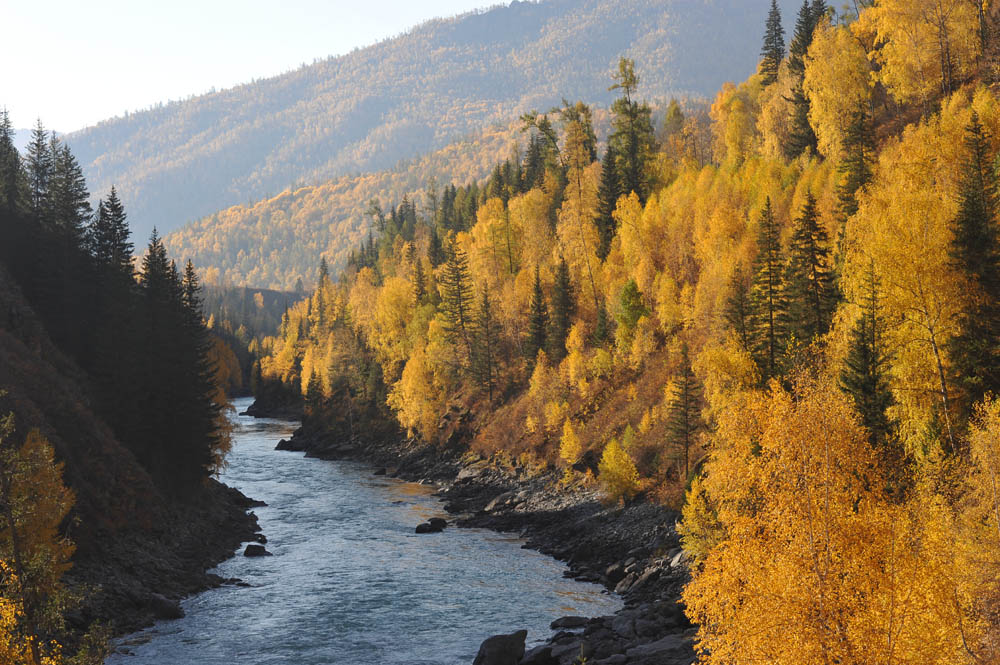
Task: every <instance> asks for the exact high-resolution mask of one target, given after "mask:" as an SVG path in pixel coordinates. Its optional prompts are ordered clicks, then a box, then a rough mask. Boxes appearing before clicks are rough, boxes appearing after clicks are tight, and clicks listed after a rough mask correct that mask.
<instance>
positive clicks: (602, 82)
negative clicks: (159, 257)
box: [69, 0, 797, 240]
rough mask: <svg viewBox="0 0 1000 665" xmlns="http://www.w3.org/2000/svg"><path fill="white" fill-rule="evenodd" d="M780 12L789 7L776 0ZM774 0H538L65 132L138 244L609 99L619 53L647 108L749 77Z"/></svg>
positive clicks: (788, 0)
mask: <svg viewBox="0 0 1000 665" xmlns="http://www.w3.org/2000/svg"><path fill="white" fill-rule="evenodd" d="M781 5H782V6H783V8H785V10H786V16H789V17H790V16H793V15H794V14H793V10H794V8H795V6H797V3H795V2H793V0H783V2H782V3H781ZM766 10H767V2H766V1H765V0H759V1H756V0H755V1H754V2H748V1H747V0H582V1H577V0H547V1H546V2H541V3H529V2H514V3H512V4H511V5H510V6H501V7H497V8H494V9H491V10H489V11H484V12H480V13H472V14H467V15H464V16H460V17H457V18H453V19H446V20H435V21H430V22H428V23H425V24H423V25H421V26H419V27H417V28H415V29H413V30H412V31H410V32H408V33H406V34H404V35H401V36H399V37H396V38H394V39H390V40H386V41H383V42H381V43H379V44H376V45H373V46H370V47H368V48H364V49H360V50H356V51H354V52H352V53H350V54H347V55H344V56H341V57H336V58H331V59H328V60H324V61H322V62H318V63H316V64H313V65H310V66H306V67H303V68H301V69H298V70H296V71H293V72H289V73H287V74H284V75H281V76H277V77H274V78H270V79H266V80H261V81H255V82H252V83H248V84H246V85H242V86H239V87H236V88H233V89H230V90H224V91H221V92H216V93H213V94H207V95H203V96H199V97H195V98H193V99H189V100H186V101H182V102H176V103H171V104H167V105H164V106H160V107H157V108H153V109H149V110H147V111H143V112H140V113H134V114H129V115H127V116H126V117H119V118H115V119H112V120H108V121H106V122H102V123H100V124H99V125H97V126H95V127H91V128H89V129H86V130H83V131H80V132H77V133H75V134H73V135H71V137H70V139H69V142H70V144H71V145H72V147H73V150H74V153H75V154H76V155H77V156H78V158H79V159H80V162H81V163H82V164H83V165H84V167H85V172H86V175H87V179H88V181H89V182H90V183H91V185H92V187H93V190H94V193H95V195H98V196H100V195H104V194H105V193H106V192H107V190H108V189H109V188H110V186H111V185H112V184H116V185H117V187H118V191H119V193H120V195H121V196H122V199H123V200H124V201H126V202H127V204H128V205H129V209H130V211H131V212H132V219H133V220H134V224H135V233H136V237H137V238H139V239H140V240H144V239H145V238H146V237H147V236H148V234H149V231H150V229H151V228H152V226H153V225H156V226H157V227H158V228H159V229H160V230H161V231H171V230H173V229H175V228H177V227H178V226H180V225H181V224H183V223H185V222H188V221H191V220H194V219H197V218H200V217H202V216H204V215H208V214H211V213H212V212H215V211H217V210H220V209H222V208H225V207H227V206H231V205H234V204H238V203H246V202H248V201H254V200H257V199H261V198H264V197H266V196H270V195H274V194H275V193H277V192H280V191H282V190H283V189H284V188H286V187H288V186H289V185H292V184H293V183H299V184H309V183H317V182H322V181H324V180H327V179H330V178H334V177H337V176H341V175H345V174H350V173H359V172H367V171H375V170H379V169H385V168H390V167H392V166H394V165H395V164H397V163H398V162H399V161H400V160H401V159H405V158H412V157H415V156H417V155H421V154H425V153H427V152H430V151H433V150H435V149H438V148H441V147H443V146H445V145H447V144H448V143H450V142H451V141H453V140H455V139H456V138H461V137H464V136H467V135H468V134H469V133H470V132H473V131H476V130H479V129H481V128H483V127H486V126H489V125H490V124H492V123H497V122H502V123H506V122H508V121H509V120H510V118H514V117H517V115H518V114H519V113H521V112H524V111H528V110H531V109H533V108H539V109H545V108H548V107H549V106H551V105H553V104H556V103H558V102H559V101H560V100H561V98H562V97H564V96H565V97H567V98H569V99H583V100H585V101H587V102H589V103H592V104H596V105H606V104H607V103H609V102H610V100H611V96H610V93H608V92H607V87H608V78H609V75H610V72H611V70H612V68H613V66H614V63H615V62H616V61H617V59H618V57H619V55H621V54H628V55H629V56H630V57H632V58H633V59H634V60H635V61H636V64H637V66H638V67H639V68H640V70H641V71H642V72H643V94H644V95H645V96H646V97H647V98H649V99H650V100H658V99H665V98H668V97H670V96H683V95H710V94H712V93H713V92H714V91H715V90H716V89H718V87H719V85H720V84H721V83H722V82H724V81H726V80H731V79H736V80H739V79H742V78H744V77H745V76H746V75H748V74H750V73H752V72H753V70H754V67H755V64H756V61H757V55H758V52H759V49H760V34H761V29H762V26H763V21H764V15H765V13H766Z"/></svg>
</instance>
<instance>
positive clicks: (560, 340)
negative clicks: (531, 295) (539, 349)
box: [549, 257, 576, 362]
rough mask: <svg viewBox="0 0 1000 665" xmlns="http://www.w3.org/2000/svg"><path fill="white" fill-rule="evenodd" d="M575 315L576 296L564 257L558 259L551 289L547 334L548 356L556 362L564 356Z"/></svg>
mask: <svg viewBox="0 0 1000 665" xmlns="http://www.w3.org/2000/svg"><path fill="white" fill-rule="evenodd" d="M574 314H576V295H575V293H574V291H573V283H572V281H571V280H570V277H569V264H567V263H566V259H565V257H563V258H560V259H559V265H558V266H557V267H556V280H555V285H554V286H553V289H552V327H551V330H550V333H549V346H550V347H551V353H550V355H551V356H552V358H553V359H554V360H555V361H556V362H558V361H560V360H562V359H563V358H564V357H565V356H566V337H567V336H568V335H569V329H570V326H572V325H573V315H574Z"/></svg>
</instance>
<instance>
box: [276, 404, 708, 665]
mask: <svg viewBox="0 0 1000 665" xmlns="http://www.w3.org/2000/svg"><path fill="white" fill-rule="evenodd" d="M262 410H263V409H261V407H258V408H257V412H258V413H260V412H261V411H262ZM468 420H469V415H468V414H467V413H463V412H461V411H458V410H452V411H449V413H448V414H447V415H446V416H445V418H444V419H443V420H442V424H441V429H443V430H447V431H450V435H449V436H447V437H445V440H446V441H447V443H446V444H445V445H443V446H425V445H421V444H420V443H419V442H417V441H416V440H413V439H405V438H403V437H400V436H386V435H385V434H382V435H380V436H354V437H351V436H344V435H343V432H342V431H340V432H337V431H334V430H327V429H324V428H321V427H318V426H316V425H310V424H308V422H307V424H306V425H305V426H303V427H300V428H299V429H298V430H296V432H295V434H294V435H293V436H292V438H291V439H289V440H283V441H281V442H280V443H279V446H278V448H279V449H281V450H296V451H303V452H305V453H306V455H307V456H311V457H317V458H320V459H353V460H359V461H364V462H366V463H369V464H372V465H373V466H374V467H375V473H377V474H382V473H384V474H387V475H391V476H395V477H398V478H403V479H406V480H411V481H417V482H421V483H425V484H434V485H435V486H436V487H437V495H438V496H439V497H440V498H441V499H443V500H444V502H445V509H446V510H447V511H448V512H449V513H450V514H451V515H452V522H453V523H454V524H456V525H458V526H467V527H480V528H489V529H492V530H495V531H500V532H513V533H517V534H518V535H519V536H520V537H521V538H523V539H525V540H526V544H525V547H527V548H531V549H535V550H537V551H539V552H542V553H544V554H546V555H549V556H552V557H554V558H556V559H559V560H561V561H565V562H566V563H567V564H568V566H569V570H568V571H567V573H566V575H567V576H570V577H573V578H576V579H579V580H581V581H588V582H595V583H599V584H602V585H603V586H604V587H605V588H607V589H608V590H611V591H616V592H617V593H619V594H620V595H621V596H622V598H623V599H624V601H625V604H624V607H623V608H622V609H621V610H620V611H618V612H617V613H616V614H614V615H611V616H600V617H565V618H563V619H561V620H557V621H555V622H554V623H553V626H552V629H553V631H555V632H554V633H553V635H552V636H551V637H550V638H549V640H548V641H547V642H546V643H545V644H542V645H539V646H537V647H534V648H532V649H530V650H529V651H528V652H527V653H525V654H524V655H523V657H521V658H520V660H519V662H520V663H521V664H522V665H571V664H573V663H575V662H577V661H578V660H579V659H580V657H581V656H583V657H586V658H587V661H586V662H587V663H588V665H595V664H599V665H626V664H629V665H653V664H654V663H655V664H657V665H688V664H689V663H691V662H693V661H694V658H695V657H694V649H693V635H694V629H693V628H692V626H691V625H690V623H689V622H688V621H687V618H686V617H685V615H684V612H683V608H682V607H681V605H680V604H679V602H678V601H679V596H680V591H681V589H682V588H683V586H684V584H685V583H686V581H687V579H688V569H687V560H686V555H684V554H683V553H682V551H681V549H680V543H679V538H678V536H677V533H676V529H675V523H676V520H677V517H678V516H677V514H676V513H672V512H670V511H666V510H664V509H663V508H661V507H659V506H655V505H652V504H650V503H646V502H641V501H640V502H633V503H631V504H629V505H627V506H623V507H618V506H614V507H609V506H606V505H604V504H603V503H602V502H601V500H600V496H599V493H598V492H597V491H596V490H595V489H593V488H588V487H585V486H580V485H576V486H570V487H566V486H564V485H563V484H562V483H560V482H559V481H560V478H561V474H560V473H558V472H557V471H555V470H552V469H544V468H542V469H539V468H529V467H526V466H523V465H520V464H517V463H512V462H509V461H507V462H505V461H503V460H498V459H489V460H487V459H481V458H477V457H475V456H472V455H469V454H466V453H465V445H464V441H465V439H464V436H463V430H464V429H465V425H466V424H467V422H468ZM501 643H502V645H503V646H502V647H501V649H500V651H499V652H496V653H494V654H493V655H492V656H486V657H484V659H482V660H477V661H476V662H477V665H490V664H491V663H498V664H499V663H507V662H518V660H516V659H515V660H511V654H512V653H513V654H514V655H516V654H517V652H518V649H519V646H518V644H519V639H518V636H513V639H511V640H505V641H502V642H501ZM494 644H495V643H494ZM504 658H506V660H504Z"/></svg>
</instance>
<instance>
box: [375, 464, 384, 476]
mask: <svg viewBox="0 0 1000 665" xmlns="http://www.w3.org/2000/svg"><path fill="white" fill-rule="evenodd" d="M372 475H375V476H384V475H385V467H384V466H382V467H379V468H377V469H375V472H374V473H373V474H372Z"/></svg>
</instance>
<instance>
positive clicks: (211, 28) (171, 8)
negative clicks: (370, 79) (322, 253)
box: [0, 0, 498, 133]
mask: <svg viewBox="0 0 1000 665" xmlns="http://www.w3.org/2000/svg"><path fill="white" fill-rule="evenodd" d="M495 4H498V0H349V1H348V0H325V1H324V0H269V1H268V0H169V1H167V2H164V1H162V0H0V21H2V23H3V26H4V27H3V38H2V39H0V58H2V60H0V62H3V63H5V64H4V66H3V67H2V68H0V107H6V108H7V109H8V111H9V113H10V116H11V120H12V122H13V124H14V127H19V128H27V127H31V126H34V124H35V121H36V119H37V118H41V120H42V122H43V123H44V124H45V126H46V127H48V128H50V129H55V130H57V131H59V132H61V133H68V132H72V131H74V130H77V129H81V128H83V127H87V126H89V125H92V124H95V123H97V122H98V121H100V120H103V119H105V118H110V117H114V116H118V115H122V114H123V113H124V112H125V111H137V110H140V109H143V108H147V107H149V106H151V105H153V104H156V103H157V102H166V101H171V100H176V99H183V98H185V97H189V96H191V95H196V94H200V93H204V92H208V91H209V90H211V89H212V88H215V89H223V88H228V87H231V86H233V85H236V84H239V83H243V82H246V81H250V80H252V79H255V78H265V77H268V76H272V75H275V74H280V73H281V72H285V71H288V70H290V69H295V68H297V67H298V66H300V65H302V64H304V63H311V62H313V61H314V60H316V59H322V58H326V57H327V56H331V55H340V54H343V53H348V52H350V51H351V50H353V49H354V48H356V47H362V46H367V45H369V44H372V43H374V42H377V41H379V40H381V39H384V38H387V37H392V36H395V35H398V34H399V33H401V32H404V31H406V30H407V29H409V28H411V27H413V26H414V25H417V24H419V23H421V22H423V21H425V20H428V19H431V18H435V17H444V16H454V15H455V14H460V13H463V12H466V11H470V10H473V9H477V8H481V7H487V6H492V5H495Z"/></svg>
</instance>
